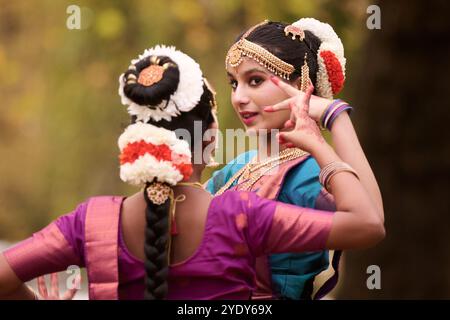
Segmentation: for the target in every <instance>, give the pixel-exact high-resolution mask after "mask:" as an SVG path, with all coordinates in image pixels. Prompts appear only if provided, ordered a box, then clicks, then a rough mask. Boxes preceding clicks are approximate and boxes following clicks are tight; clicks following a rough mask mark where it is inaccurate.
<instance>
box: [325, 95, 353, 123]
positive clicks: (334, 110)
mask: <svg viewBox="0 0 450 320" xmlns="http://www.w3.org/2000/svg"><path fill="white" fill-rule="evenodd" d="M343 106H348V103H347V102H344V101H342V100H341V101H340V102H339V103H337V104H336V105H334V106H333V107H332V108H331V109H330V112H329V113H328V115H327V116H326V117H325V119H324V121H323V123H324V127H325V128H327V129H328V130H330V129H331V127H330V126H329V123H330V120H331V118H332V117H333V116H334V115H335V114H336V116H337V111H338V110H341V109H342V107H343Z"/></svg>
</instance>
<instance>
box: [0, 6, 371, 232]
mask: <svg viewBox="0 0 450 320" xmlns="http://www.w3.org/2000/svg"><path fill="white" fill-rule="evenodd" d="M73 4H75V5H78V6H79V7H81V8H82V10H81V30H69V29H68V28H67V27H66V20H67V18H68V17H69V14H68V13H66V9H67V7H68V6H69V5H73ZM367 5H368V4H367V2H366V1H359V0H352V1H351V0H343V1H329V0H317V1H310V0H308V1H307V0H304V1H301V0H297V1H295V0H279V1H273V0H247V1H238V0H198V1H195V0H152V1H148V0H134V1H118V0H113V1H112V0H99V1H87V0H85V1H73V0H72V1H64V0H61V1H54V0H40V1H36V0H33V1H7V0H0V96H1V98H2V103H1V106H0V111H1V113H0V155H1V161H0V177H1V178H0V179H1V180H0V181H1V182H0V239H9V240H17V239H21V238H24V237H26V236H29V235H30V234H31V233H32V232H34V231H36V230H38V229H39V228H42V227H43V226H45V225H46V224H48V222H49V221H50V220H52V219H54V218H56V217H57V216H59V215H61V214H63V213H66V212H69V211H71V210H72V209H73V208H74V207H75V206H76V204H77V203H79V202H81V201H83V200H84V199H86V198H87V197H89V196H93V195H100V194H131V193H132V192H134V191H136V190H135V189H132V188H129V187H128V186H126V185H125V184H124V183H123V182H121V180H120V179H119V175H118V158H117V156H118V147H117V142H116V141H117V137H118V136H119V135H120V133H121V132H122V130H123V128H124V127H125V126H126V125H127V124H128V123H129V119H128V115H127V113H126V112H125V111H126V110H125V107H123V106H122V105H121V104H120V101H119V97H118V95H117V88H118V76H119V75H120V74H121V73H122V72H123V71H124V70H125V69H126V68H127V67H128V65H129V61H130V60H131V59H132V58H134V57H135V56H137V54H139V53H141V52H142V51H143V50H144V49H145V48H148V47H151V46H153V45H155V44H158V43H164V44H172V45H175V46H176V47H177V48H179V49H180V50H182V51H184V52H186V53H187V54H189V55H191V56H192V57H194V58H195V59H196V60H197V61H198V62H199V63H200V65H201V66H202V69H203V71H204V73H205V75H206V76H207V77H208V78H209V79H210V82H211V83H212V84H213V85H214V86H215V87H216V89H217V92H218V102H219V120H220V125H221V128H222V129H224V128H238V127H240V125H239V121H238V118H237V117H235V115H234V113H233V111H232V108H231V105H230V99H229V97H230V88H229V85H228V83H227V79H226V76H225V71H224V57H225V53H226V51H227V50H228V47H229V46H230V44H231V43H232V42H233V41H234V39H235V38H236V37H237V36H238V35H239V34H240V33H241V32H242V31H244V30H245V29H246V28H248V27H250V26H251V25H253V24H256V23H258V22H260V21H262V20H263V19H266V18H267V19H271V20H279V21H285V22H294V21H295V20H297V19H299V18H301V17H306V16H312V17H315V18H317V19H319V20H322V21H325V22H328V23H330V24H331V25H332V26H333V27H334V28H335V30H336V31H337V33H338V34H339V35H340V36H341V38H342V40H343V42H344V46H345V48H346V56H347V59H348V62H351V61H352V59H353V58H354V57H357V55H358V52H359V50H361V45H360V44H361V43H362V41H363V37H364V32H365V19H366V17H367V14H366V8H367ZM351 73H352V69H351V63H350V64H348V67H347V78H350V79H351ZM344 94H345V95H349V94H350V93H349V91H348V90H344ZM207 175H208V173H207V174H206V175H205V178H207Z"/></svg>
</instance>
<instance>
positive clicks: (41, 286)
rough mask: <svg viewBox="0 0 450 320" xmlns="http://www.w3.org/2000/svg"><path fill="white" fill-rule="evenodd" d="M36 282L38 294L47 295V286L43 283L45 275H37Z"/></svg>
mask: <svg viewBox="0 0 450 320" xmlns="http://www.w3.org/2000/svg"><path fill="white" fill-rule="evenodd" d="M37 283H38V290H39V294H40V295H41V297H47V296H48V292H47V287H46V285H45V277H44V276H42V277H38V278H37Z"/></svg>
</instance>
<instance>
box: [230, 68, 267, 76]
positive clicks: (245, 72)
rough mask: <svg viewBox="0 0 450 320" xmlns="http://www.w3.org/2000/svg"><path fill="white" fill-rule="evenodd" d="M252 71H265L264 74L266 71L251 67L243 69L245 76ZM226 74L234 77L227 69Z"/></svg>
mask: <svg viewBox="0 0 450 320" xmlns="http://www.w3.org/2000/svg"><path fill="white" fill-rule="evenodd" d="M252 72H260V73H265V74H267V71H266V70H264V69H259V68H252V69H248V70H246V71H244V76H246V75H248V74H249V73H252ZM227 75H228V76H229V77H234V76H233V75H232V74H231V73H230V72H228V71H227Z"/></svg>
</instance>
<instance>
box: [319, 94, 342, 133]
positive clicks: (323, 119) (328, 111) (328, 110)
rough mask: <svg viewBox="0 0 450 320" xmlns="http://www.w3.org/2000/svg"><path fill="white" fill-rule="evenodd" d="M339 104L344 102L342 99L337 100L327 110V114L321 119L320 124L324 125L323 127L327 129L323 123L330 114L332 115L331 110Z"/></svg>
mask: <svg viewBox="0 0 450 320" xmlns="http://www.w3.org/2000/svg"><path fill="white" fill-rule="evenodd" d="M339 102H342V100H341V99H335V100H334V101H333V102H332V103H331V104H330V105H329V106H328V107H327V110H325V113H324V114H323V115H322V118H321V119H320V122H321V124H322V127H325V124H324V123H323V122H324V121H325V119H326V118H327V116H328V114H329V113H330V110H331V109H332V108H333V107H334V106H335V105H336V104H338V103H339Z"/></svg>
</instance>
